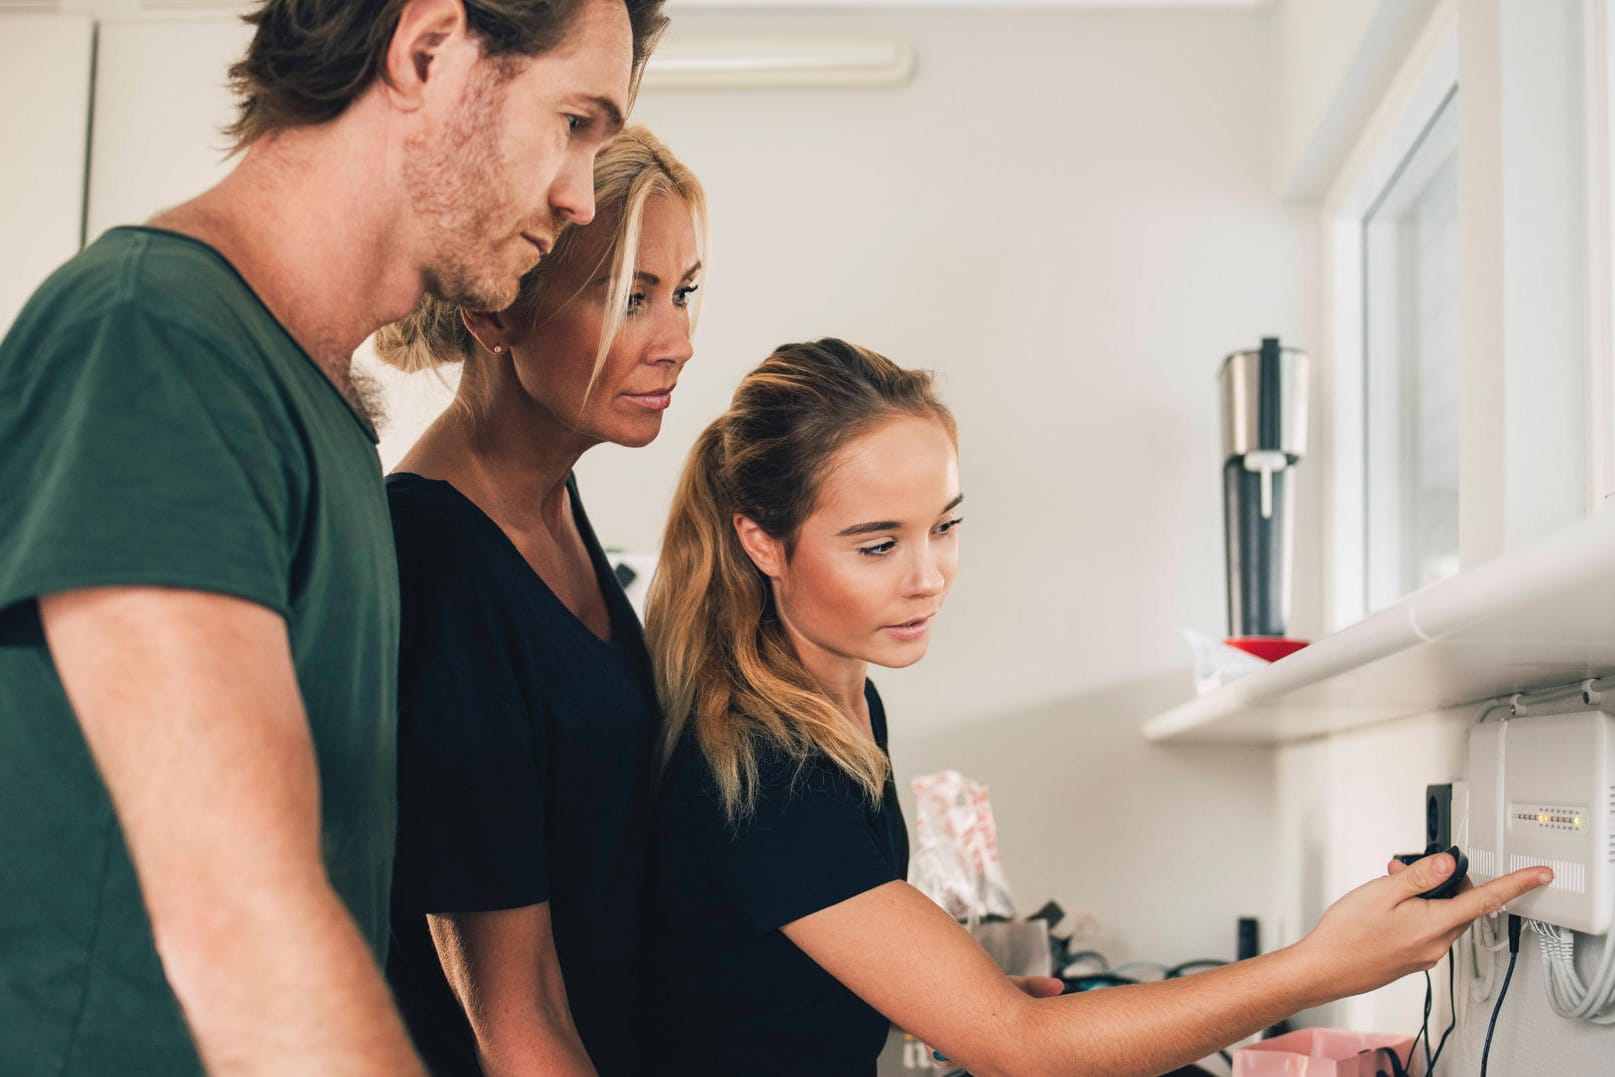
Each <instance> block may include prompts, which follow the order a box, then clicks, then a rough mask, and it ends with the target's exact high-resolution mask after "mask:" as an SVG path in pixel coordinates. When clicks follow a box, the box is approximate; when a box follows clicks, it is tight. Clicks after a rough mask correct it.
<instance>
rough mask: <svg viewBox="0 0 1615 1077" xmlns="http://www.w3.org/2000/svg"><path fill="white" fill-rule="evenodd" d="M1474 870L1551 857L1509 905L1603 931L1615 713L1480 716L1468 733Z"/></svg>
mask: <svg viewBox="0 0 1615 1077" xmlns="http://www.w3.org/2000/svg"><path fill="white" fill-rule="evenodd" d="M1467 784H1468V787H1469V825H1468V839H1469V844H1468V847H1467V849H1466V850H1465V851H1466V852H1467V853H1468V855H1469V875H1470V878H1472V879H1474V880H1475V882H1477V883H1482V882H1486V881H1488V880H1490V879H1494V878H1496V877H1497V876H1499V875H1504V874H1506V873H1508V872H1511V871H1518V870H1519V869H1521V868H1529V867H1536V866H1538V865H1546V866H1548V867H1550V868H1552V869H1553V876H1554V878H1553V883H1552V884H1551V885H1549V886H1545V887H1542V888H1540V889H1538V890H1534V891H1532V892H1531V893H1529V894H1526V895H1525V896H1524V897H1522V898H1519V899H1517V900H1515V901H1512V902H1510V903H1509V905H1508V911H1509V912H1512V913H1518V914H1519V915H1521V916H1526V917H1530V918H1531V919H1534V920H1541V921H1544V922H1546V923H1550V924H1558V925H1559V926H1561V927H1567V928H1571V929H1573V930H1575V931H1584V932H1587V933H1589V934H1593V935H1602V934H1604V933H1606V932H1608V931H1609V929H1610V920H1611V914H1612V912H1615V718H1612V717H1611V716H1610V715H1608V714H1605V713H1604V712H1603V711H1598V710H1581V711H1577V712H1575V713H1568V714H1544V715H1540V716H1538V715H1530V716H1527V717H1522V718H1516V719H1514V720H1512V721H1505V722H1489V723H1485V724H1483V725H1478V726H1476V727H1475V728H1474V730H1472V731H1471V733H1470V735H1469V780H1468V783H1467Z"/></svg>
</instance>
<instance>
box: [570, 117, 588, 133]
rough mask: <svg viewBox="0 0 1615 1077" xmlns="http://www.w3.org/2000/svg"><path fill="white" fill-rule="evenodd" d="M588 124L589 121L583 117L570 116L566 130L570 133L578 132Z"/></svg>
mask: <svg viewBox="0 0 1615 1077" xmlns="http://www.w3.org/2000/svg"><path fill="white" fill-rule="evenodd" d="M588 122H589V121H588V120H587V119H585V118H584V117H582V116H573V115H570V114H568V115H567V117H566V129H567V130H568V131H576V130H578V129H580V128H581V127H583V126H584V125H585V124H587V123H588Z"/></svg>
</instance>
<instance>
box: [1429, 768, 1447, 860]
mask: <svg viewBox="0 0 1615 1077" xmlns="http://www.w3.org/2000/svg"><path fill="white" fill-rule="evenodd" d="M1451 844H1453V841H1452V783H1451V782H1448V783H1447V784H1445V785H1427V786H1425V787H1424V845H1425V848H1426V849H1430V848H1432V847H1433V848H1436V849H1445V848H1447V847H1448V846H1449V845H1451Z"/></svg>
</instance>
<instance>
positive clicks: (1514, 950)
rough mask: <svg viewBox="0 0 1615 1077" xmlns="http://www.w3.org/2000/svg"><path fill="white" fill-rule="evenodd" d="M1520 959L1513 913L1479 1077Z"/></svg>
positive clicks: (1517, 925) (1517, 926)
mask: <svg viewBox="0 0 1615 1077" xmlns="http://www.w3.org/2000/svg"><path fill="white" fill-rule="evenodd" d="M1519 959H1520V918H1519V917H1518V916H1515V915H1514V914H1513V913H1510V914H1509V917H1508V971H1507V972H1505V973H1504V974H1503V986H1502V987H1500V988H1498V989H1497V1004H1496V1005H1495V1006H1493V1007H1492V1020H1491V1022H1490V1023H1489V1024H1488V1025H1487V1026H1486V1046H1485V1047H1483V1048H1482V1049H1481V1052H1480V1077H1486V1063H1487V1061H1488V1060H1489V1059H1490V1057H1491V1053H1492V1033H1493V1032H1496V1031H1497V1015H1498V1013H1499V1012H1500V1011H1501V1010H1502V1009H1503V996H1504V995H1506V994H1508V982H1509V981H1510V980H1511V979H1513V978H1514V963H1515V962H1516V961H1518V960H1519Z"/></svg>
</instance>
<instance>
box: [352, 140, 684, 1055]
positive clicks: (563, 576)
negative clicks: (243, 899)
mask: <svg viewBox="0 0 1615 1077" xmlns="http://www.w3.org/2000/svg"><path fill="white" fill-rule="evenodd" d="M594 197H595V203H596V205H597V207H598V208H597V210H596V216H595V218H594V220H593V221H592V223H590V222H582V223H581V224H580V225H579V226H574V227H571V228H568V229H567V230H566V231H564V232H562V233H561V235H560V237H559V239H558V240H557V241H556V243H555V248H554V250H553V251H552V252H551V253H549V254H548V255H547V256H546V257H545V258H544V260H543V262H542V263H541V264H540V266H539V267H538V268H537V269H536V270H534V271H533V272H532V274H531V275H530V276H529V277H528V278H527V279H526V280H525V281H524V283H523V288H522V294H521V297H520V298H519V299H518V300H517V301H516V303H515V305H513V306H511V307H510V308H509V309H507V310H503V311H500V312H497V313H480V312H473V311H462V310H457V309H453V308H446V307H444V306H442V305H440V304H437V305H430V306H427V307H425V308H423V309H421V310H419V311H417V312H416V314H415V315H413V316H412V317H411V318H410V319H409V320H408V321H406V322H404V323H401V324H400V325H398V326H396V327H394V328H393V329H391V330H389V331H388V332H386V333H385V334H384V335H383V336H382V337H381V338H380V339H379V341H378V351H379V352H380V354H381V355H382V357H383V358H384V359H385V360H387V361H389V362H392V363H394V364H395V365H398V366H401V367H404V368H406V369H420V368H423V367H427V366H431V365H434V364H438V363H446V362H456V363H460V364H462V371H461V375H460V383H459V388H458V392H457V396H456V399H455V401H454V404H453V406H451V407H450V408H449V409H448V410H446V411H445V412H444V413H443V414H442V415H441V416H439V417H438V419H437V420H436V421H435V422H434V423H433V424H432V425H431V427H430V428H429V429H428V430H427V431H426V433H425V434H424V435H422V437H421V439H420V440H419V441H418V442H417V443H416V444H415V446H414V447H413V448H412V449H411V450H410V451H409V453H408V455H406V456H405V457H404V459H403V460H402V462H400V464H399V466H398V469H397V471H396V472H395V473H394V474H392V475H391V476H390V477H389V478H388V480H387V493H388V499H389V502H390V507H391V510H392V517H393V528H394V532H395V537H396V540H397V545H398V561H399V575H400V581H401V584H402V593H403V603H404V606H403V644H402V651H401V655H400V667H401V671H402V672H401V678H400V721H399V725H400V739H399V798H400V805H399V846H398V861H397V865H398V866H397V871H396V876H395V884H394V888H393V932H394V941H393V947H392V954H391V958H390V960H389V965H388V975H389V978H390V979H391V981H392V985H393V990H394V991H395V993H396V994H397V996H398V1000H399V1004H400V1008H401V1009H402V1010H403V1012H404V1015H405V1019H406V1021H407V1022H408V1023H409V1027H410V1031H411V1033H412V1034H413V1036H414V1037H415V1041H416V1043H417V1045H418V1046H419V1047H420V1050H421V1052H422V1054H423V1055H424V1056H425V1058H426V1060H427V1062H428V1064H429V1065H430V1066H431V1068H432V1070H433V1072H434V1073H438V1074H476V1073H478V1072H483V1071H485V1072H487V1073H488V1074H514V1073H522V1074H533V1073H544V1074H592V1073H595V1072H599V1073H601V1074H607V1075H614V1074H628V1073H632V1072H634V1071H635V1066H636V1062H635V1046H636V1041H635V1037H634V1035H633V1030H634V1027H635V1012H634V1006H633V1002H634V997H635V990H634V976H635V963H636V961H637V959H638V957H639V945H640V937H639V923H640V913H641V906H640V899H641V894H642V890H643V882H642V877H643V873H644V870H645V857H646V848H647V840H648V835H649V811H650V808H651V794H650V789H651V786H652V783H653V780H654V772H655V740H656V736H657V731H658V727H659V719H658V712H657V706H656V698H655V692H654V686H653V683H652V680H651V673H650V667H649V663H648V658H647V655H646V652H645V647H644V642H643V638H642V636H641V632H640V626H639V624H638V621H637V619H636V618H635V616H634V612H633V610H632V609H631V608H630V606H629V604H628V602H627V599H626V598H625V597H624V595H623V593H622V589H621V587H620V586H618V584H617V581H616V579H615V577H614V576H613V575H612V572H611V569H610V566H609V565H608V564H607V562H606V559H605V556H604V554H603V553H602V551H601V548H600V543H599V542H598V541H597V540H596V538H595V535H594V532H593V531H592V530H591V529H590V527H589V520H588V517H587V516H586V515H585V513H584V511H583V503H582V501H581V499H580V496H579V493H578V489H577V485H576V483H575V482H574V481H573V479H572V467H573V465H574V464H575V463H576V462H577V460H578V458H579V457H580V456H581V455H582V454H583V453H584V452H586V451H587V450H588V449H589V448H590V447H592V446H594V445H597V444H600V443H601V442H612V443H614V444H618V445H628V446H641V445H646V444H648V443H650V442H651V441H652V440H653V439H654V438H655V437H656V435H657V433H658V432H659V431H660V429H661V424H662V414H663V412H664V410H665V409H666V408H667V407H668V406H669V405H670V403H671V402H672V397H673V392H674V388H675V386H676V385H677V383H678V379H679V373H680V371H681V369H682V368H683V366H684V364H685V362H686V361H687V360H688V359H689V358H690V355H691V347H690V322H691V309H690V308H691V301H692V296H693V295H694V293H695V291H696V288H697V286H698V276H699V273H700V270H701V251H702V247H703V245H704V244H703V240H702V236H703V232H704V223H703V222H704V219H705V200H704V196H703V194H702V190H701V186H700V184H699V183H698V182H697V181H696V179H695V177H694V176H693V175H691V173H690V172H689V170H688V169H686V168H685V167H684V166H683V165H682V164H680V163H679V162H678V161H677V160H676V159H675V158H674V157H673V155H672V154H671V153H669V152H668V150H667V148H666V147H665V146H663V145H662V144H661V143H660V142H658V141H657V140H656V138H655V137H653V136H652V135H651V134H650V132H649V131H646V130H645V129H643V128H637V127H635V128H629V129H628V130H626V131H624V132H623V133H622V134H621V135H620V136H618V138H617V139H616V140H615V141H614V142H613V143H612V144H611V145H610V146H609V147H607V148H606V149H605V150H604V151H603V152H602V153H601V154H600V156H599V158H598V160H597V162H596V165H595V184H594Z"/></svg>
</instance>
